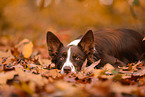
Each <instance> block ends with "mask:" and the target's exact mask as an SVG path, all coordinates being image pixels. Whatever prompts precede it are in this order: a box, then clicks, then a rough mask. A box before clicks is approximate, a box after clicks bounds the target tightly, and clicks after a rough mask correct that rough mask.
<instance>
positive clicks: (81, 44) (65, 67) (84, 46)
mask: <svg viewBox="0 0 145 97" xmlns="http://www.w3.org/2000/svg"><path fill="white" fill-rule="evenodd" d="M47 46H48V51H49V55H50V57H51V58H52V62H53V63H55V66H56V68H57V69H60V70H61V73H69V72H72V73H76V72H77V71H80V70H81V67H82V64H83V63H84V61H85V59H86V58H87V57H90V56H89V55H90V54H93V51H94V39H93V32H92V31H88V32H87V33H86V34H85V35H84V36H83V38H82V39H77V40H74V41H73V42H71V43H70V44H68V45H67V46H66V47H64V46H63V44H62V43H61V42H60V40H59V39H58V38H57V37H56V36H55V35H54V34H52V33H51V32H48V33H47Z"/></svg>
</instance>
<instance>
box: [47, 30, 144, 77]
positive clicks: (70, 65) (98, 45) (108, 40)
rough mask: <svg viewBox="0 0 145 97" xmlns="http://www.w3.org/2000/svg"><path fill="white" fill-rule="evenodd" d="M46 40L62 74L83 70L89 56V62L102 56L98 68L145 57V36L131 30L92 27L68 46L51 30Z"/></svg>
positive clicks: (120, 64)
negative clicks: (144, 37) (144, 38)
mask: <svg viewBox="0 0 145 97" xmlns="http://www.w3.org/2000/svg"><path fill="white" fill-rule="evenodd" d="M46 39H47V46H48V52H49V55H50V57H51V59H52V62H53V63H55V65H56V68H57V69H60V70H61V73H62V74H63V73H69V72H72V73H76V72H77V71H80V70H81V67H82V64H83V63H84V61H85V59H87V60H88V63H87V65H90V64H91V63H93V62H95V61H97V60H99V59H101V62H100V64H99V65H98V66H97V68H101V67H102V66H104V65H105V64H106V63H110V64H112V65H113V66H115V67H117V66H125V65H127V64H128V63H131V62H136V61H138V60H141V59H142V56H143V55H144V52H145V43H144V41H143V35H141V34H140V33H138V32H136V31H134V30H130V29H104V30H98V31H95V32H93V31H92V30H89V31H88V32H87V33H86V34H85V35H83V36H82V37H81V38H79V39H76V40H74V41H72V42H71V43H69V44H68V45H67V46H64V45H63V44H62V42H61V41H60V40H59V39H58V38H57V36H56V35H54V34H53V33H52V32H50V31H48V32H47V38H46Z"/></svg>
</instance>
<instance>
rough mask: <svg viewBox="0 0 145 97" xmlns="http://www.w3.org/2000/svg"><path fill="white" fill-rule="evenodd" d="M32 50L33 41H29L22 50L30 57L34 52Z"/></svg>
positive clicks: (25, 56) (26, 56) (25, 55)
mask: <svg viewBox="0 0 145 97" xmlns="http://www.w3.org/2000/svg"><path fill="white" fill-rule="evenodd" d="M32 50H33V43H32V42H31V41H30V42H29V43H27V44H25V45H24V48H23V51H22V53H23V55H24V58H29V57H30V56H31V54H32Z"/></svg>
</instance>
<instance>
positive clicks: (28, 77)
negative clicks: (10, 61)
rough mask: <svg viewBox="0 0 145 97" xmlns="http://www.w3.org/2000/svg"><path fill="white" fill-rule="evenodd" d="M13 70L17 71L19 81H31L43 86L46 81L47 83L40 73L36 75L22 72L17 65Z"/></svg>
mask: <svg viewBox="0 0 145 97" xmlns="http://www.w3.org/2000/svg"><path fill="white" fill-rule="evenodd" d="M15 70H16V72H17V73H18V75H19V80H20V81H21V82H25V81H32V82H34V83H36V84H37V85H38V86H44V85H45V84H46V83H48V80H47V79H46V78H44V77H42V76H41V75H40V74H39V75H36V74H32V73H28V72H24V71H23V70H22V69H21V68H17V67H16V68H15Z"/></svg>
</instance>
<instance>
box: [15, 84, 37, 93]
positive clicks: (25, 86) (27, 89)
mask: <svg viewBox="0 0 145 97" xmlns="http://www.w3.org/2000/svg"><path fill="white" fill-rule="evenodd" d="M14 86H15V87H16V88H18V89H20V90H22V91H24V92H26V93H28V94H30V95H32V94H34V92H33V91H32V90H31V88H32V87H31V88H30V87H29V85H28V84H27V83H26V82H21V84H17V83H15V84H14Z"/></svg>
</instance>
